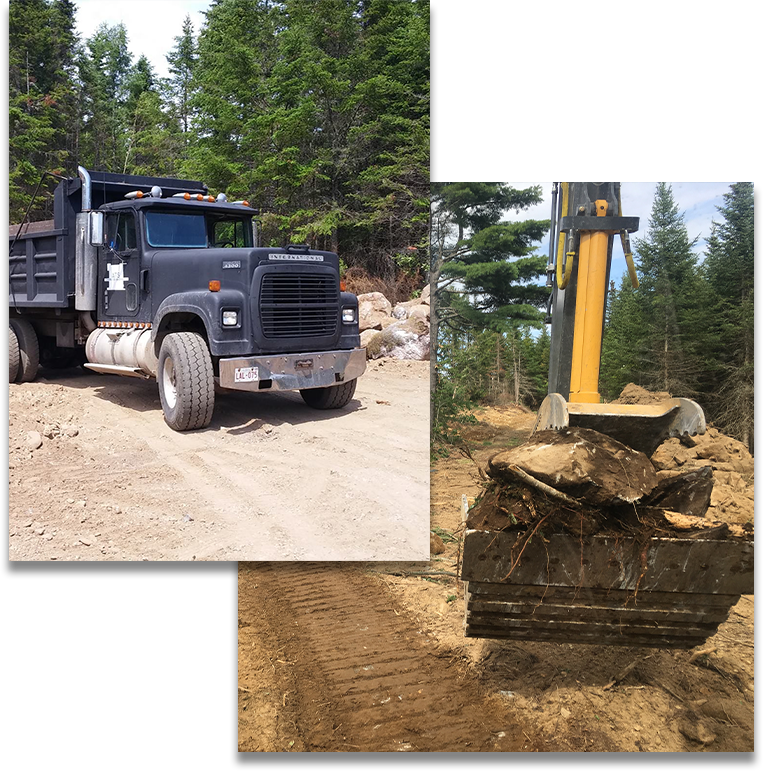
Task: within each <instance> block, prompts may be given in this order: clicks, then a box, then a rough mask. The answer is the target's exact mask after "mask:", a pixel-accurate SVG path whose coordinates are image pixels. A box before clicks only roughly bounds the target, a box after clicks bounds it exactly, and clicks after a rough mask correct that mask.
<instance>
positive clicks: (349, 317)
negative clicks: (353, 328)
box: [342, 308, 355, 324]
mask: <svg viewBox="0 0 763 771" xmlns="http://www.w3.org/2000/svg"><path fill="white" fill-rule="evenodd" d="M342 321H344V322H345V323H347V324H351V323H352V322H353V321H355V308H342Z"/></svg>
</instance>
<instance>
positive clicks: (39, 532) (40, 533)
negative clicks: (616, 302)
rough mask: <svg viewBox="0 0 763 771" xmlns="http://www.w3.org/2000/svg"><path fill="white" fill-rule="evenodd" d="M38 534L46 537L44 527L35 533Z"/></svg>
mask: <svg viewBox="0 0 763 771" xmlns="http://www.w3.org/2000/svg"><path fill="white" fill-rule="evenodd" d="M34 532H35V533H37V535H44V534H45V528H44V527H38V528H37V530H35V531H34Z"/></svg>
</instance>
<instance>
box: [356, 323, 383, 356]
mask: <svg viewBox="0 0 763 771" xmlns="http://www.w3.org/2000/svg"><path fill="white" fill-rule="evenodd" d="M379 334H381V333H380V332H379V330H378V329H366V330H364V331H363V332H361V333H360V347H361V348H365V349H366V358H368V359H370V358H372V356H371V355H370V353H369V351H368V349H369V346H370V343H371V340H373V339H374V337H376V335H379Z"/></svg>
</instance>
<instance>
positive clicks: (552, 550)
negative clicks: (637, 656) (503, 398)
mask: <svg viewBox="0 0 763 771" xmlns="http://www.w3.org/2000/svg"><path fill="white" fill-rule="evenodd" d="M551 222H552V230H551V240H550V247H549V264H548V277H549V281H548V283H549V285H550V286H551V287H552V291H551V294H550V298H549V306H548V312H549V315H550V317H549V318H548V319H547V321H549V322H550V324H551V348H550V364H549V388H548V396H547V397H546V398H545V399H544V401H543V403H542V404H541V406H540V408H539V411H538V416H537V420H536V422H535V426H534V428H533V435H532V437H531V439H530V441H529V442H528V443H527V445H526V446H523V447H520V448H516V450H509V451H505V452H503V453H499V454H497V455H496V456H494V457H493V458H492V459H491V460H490V462H489V463H488V469H487V473H488V475H489V477H490V479H491V482H490V485H489V486H488V488H487V491H486V493H485V494H484V496H483V497H482V498H481V499H480V500H479V501H478V502H477V504H476V505H475V506H474V508H473V509H472V511H471V512H470V514H469V517H468V518H467V520H466V530H465V535H464V543H463V551H462V561H461V566H460V567H461V578H462V580H463V581H464V582H465V597H466V617H465V633H466V636H468V637H492V638H511V639H515V640H516V639H522V640H540V641H549V642H564V643H595V644H609V645H637V646H653V647H683V648H689V647H693V646H696V645H699V644H700V643H702V642H703V641H704V640H705V639H707V637H708V636H710V635H711V634H713V633H714V632H715V630H716V629H717V628H718V625H719V624H720V623H722V622H723V621H724V620H725V619H726V618H727V617H728V613H729V611H730V609H731V607H732V606H733V605H734V604H735V603H736V602H737V601H738V599H739V597H740V596H741V595H742V594H752V593H753V591H754V586H753V562H754V543H753V540H752V534H751V532H750V531H749V530H744V529H742V528H738V527H736V528H729V527H728V526H726V525H724V523H718V522H715V523H712V522H706V521H704V520H703V519H702V517H703V515H704V512H705V511H706V510H707V507H708V505H709V501H710V494H711V490H712V469H711V468H710V467H706V469H704V470H703V471H702V472H701V473H699V472H696V473H694V472H693V473H691V474H685V475H681V476H680V477H676V478H674V479H671V480H664V479H663V480H658V479H657V476H656V474H655V472H654V469H653V468H652V466H651V464H650V462H649V456H651V455H652V453H653V452H654V451H655V450H656V448H657V447H658V446H659V445H660V444H661V443H662V442H663V441H664V440H666V439H668V438H670V437H678V438H679V439H680V440H681V441H684V442H691V441H692V439H691V437H692V436H696V435H698V434H702V433H704V432H705V428H706V426H705V417H704V413H703V411H702V409H701V407H700V406H699V405H698V404H696V403H695V402H693V401H692V400H690V399H685V398H669V399H662V400H658V401H657V403H653V404H602V403H600V395H599V391H598V381H599V367H600V361H601V347H602V336H603V329H604V313H605V305H606V294H607V287H608V286H609V276H610V269H611V262H612V250H613V243H614V240H615V238H616V237H619V239H620V241H621V244H622V248H623V252H624V255H625V259H626V262H627V265H628V271H629V273H630V277H631V281H632V282H633V285H634V287H635V286H637V282H638V278H637V275H636V271H635V267H634V264H633V257H632V254H631V251H630V234H631V233H633V232H634V231H636V230H637V229H638V218H637V217H626V216H624V215H623V213H622V203H621V192H620V183H615V182H570V183H566V182H565V183H555V184H554V187H553V193H552V218H551ZM572 490H574V491H577V497H575V495H576V494H570V491H572ZM697 514H699V516H696V515H697Z"/></svg>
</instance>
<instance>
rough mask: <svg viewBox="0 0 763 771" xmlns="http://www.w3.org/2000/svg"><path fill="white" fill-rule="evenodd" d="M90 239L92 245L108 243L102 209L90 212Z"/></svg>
mask: <svg viewBox="0 0 763 771" xmlns="http://www.w3.org/2000/svg"><path fill="white" fill-rule="evenodd" d="M87 227H88V241H89V242H90V245H91V246H103V245H104V244H105V243H106V232H105V229H104V215H103V212H102V211H91V212H88V217H87Z"/></svg>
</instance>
